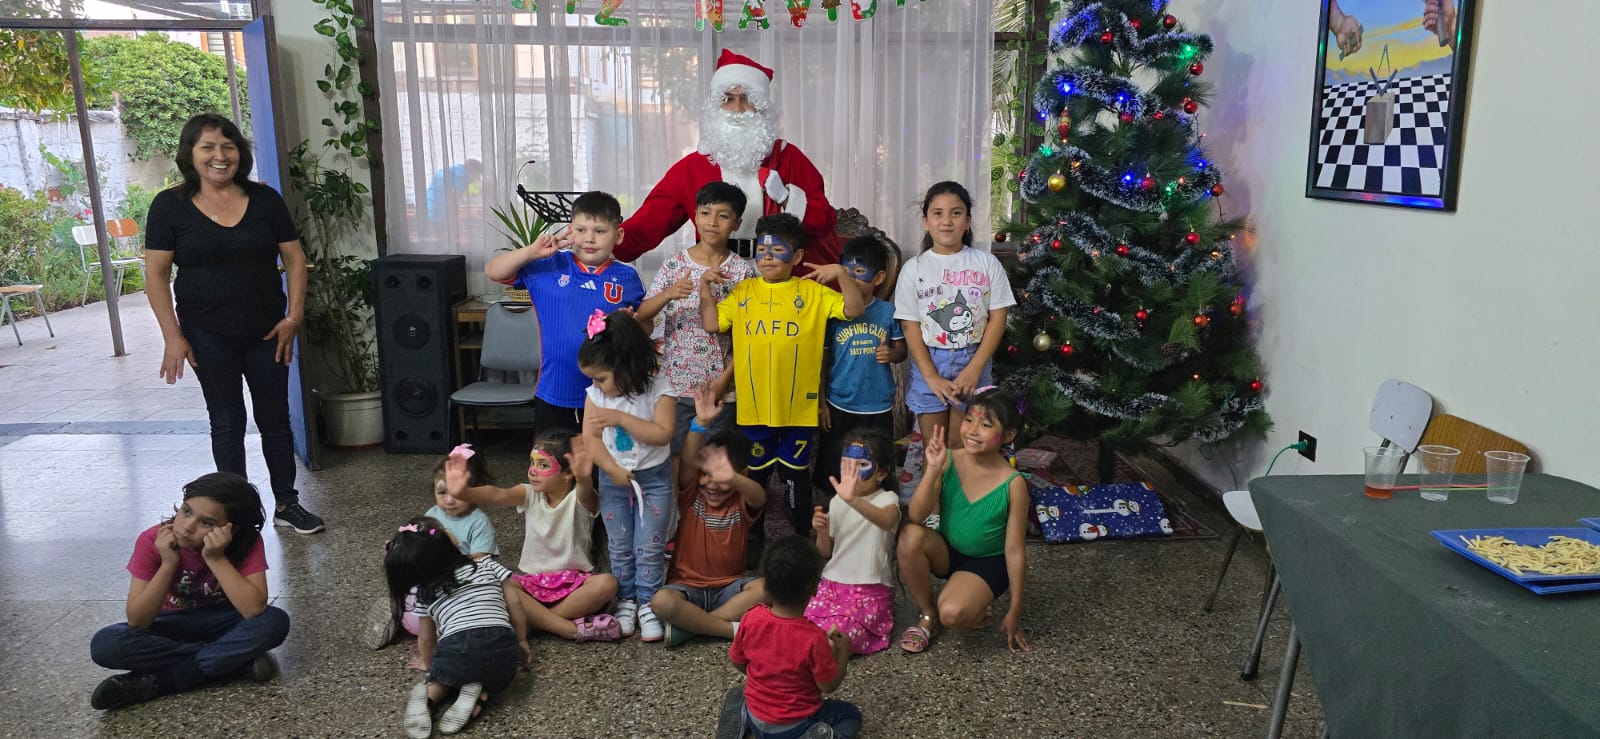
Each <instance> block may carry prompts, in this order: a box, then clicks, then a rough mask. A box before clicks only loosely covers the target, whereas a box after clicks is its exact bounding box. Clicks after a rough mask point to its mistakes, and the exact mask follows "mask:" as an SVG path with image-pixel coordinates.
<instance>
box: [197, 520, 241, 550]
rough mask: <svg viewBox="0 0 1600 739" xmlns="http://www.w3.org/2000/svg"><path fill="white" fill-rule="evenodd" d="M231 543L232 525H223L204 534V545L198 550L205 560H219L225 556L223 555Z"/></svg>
mask: <svg viewBox="0 0 1600 739" xmlns="http://www.w3.org/2000/svg"><path fill="white" fill-rule="evenodd" d="M231 543H233V524H231V523H225V524H223V525H221V526H218V527H216V528H214V529H212V530H210V531H207V532H206V538H205V543H204V544H202V545H201V548H200V556H202V557H205V558H206V559H219V558H221V557H223V556H225V554H224V553H225V552H226V551H227V549H228V545H229V544H231Z"/></svg>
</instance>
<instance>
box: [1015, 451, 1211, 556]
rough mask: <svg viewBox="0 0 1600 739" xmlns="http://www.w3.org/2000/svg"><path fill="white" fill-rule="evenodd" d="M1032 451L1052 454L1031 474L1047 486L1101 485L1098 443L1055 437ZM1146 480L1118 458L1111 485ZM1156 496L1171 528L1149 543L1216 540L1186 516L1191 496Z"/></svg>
mask: <svg viewBox="0 0 1600 739" xmlns="http://www.w3.org/2000/svg"><path fill="white" fill-rule="evenodd" d="M1027 446H1028V447H1029V448H1032V449H1044V450H1046V451H1050V452H1054V453H1055V455H1056V458H1055V460H1054V461H1053V462H1052V463H1051V464H1050V466H1049V467H1048V468H1046V469H1043V470H1030V471H1031V472H1034V473H1035V474H1038V475H1039V476H1040V477H1042V478H1044V479H1045V480H1047V481H1048V482H1050V483H1052V484H1055V485H1092V484H1095V483H1098V482H1100V473H1099V465H1100V444H1099V443H1098V442H1093V441H1088V442H1083V441H1072V440H1071V439H1063V438H1061V437H1057V436H1043V437H1039V438H1037V439H1034V440H1033V441H1030V442H1028V444H1027ZM1147 479H1148V477H1147V476H1146V475H1144V474H1142V473H1140V472H1139V471H1138V470H1137V469H1135V468H1134V467H1133V465H1130V464H1128V463H1127V462H1126V461H1124V460H1123V459H1122V458H1121V457H1117V464H1116V474H1115V475H1113V476H1112V479H1111V482H1144V481H1146V480H1147ZM1156 495H1157V496H1158V497H1160V498H1161V505H1162V506H1163V507H1165V508H1166V509H1167V519H1168V522H1169V523H1171V524H1172V535H1171V536H1167V537H1157V538H1154V539H1149V540H1148V541H1164V540H1166V541H1170V540H1174V539H1214V538H1216V536H1217V533H1216V532H1215V531H1212V530H1211V529H1210V528H1209V527H1207V526H1206V525H1205V524H1203V523H1201V522H1200V519H1198V518H1195V517H1194V516H1193V515H1192V514H1190V513H1189V506H1190V505H1191V504H1192V503H1194V500H1193V498H1192V496H1190V495H1188V494H1187V493H1179V492H1177V491H1172V490H1164V489H1162V488H1161V486H1156Z"/></svg>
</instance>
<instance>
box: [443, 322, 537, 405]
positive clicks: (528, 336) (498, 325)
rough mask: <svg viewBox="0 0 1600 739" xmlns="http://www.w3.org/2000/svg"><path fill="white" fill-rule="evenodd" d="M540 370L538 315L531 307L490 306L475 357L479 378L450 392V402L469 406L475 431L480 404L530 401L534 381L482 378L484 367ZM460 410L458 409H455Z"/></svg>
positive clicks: (503, 369) (503, 370) (511, 371)
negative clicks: (481, 349)
mask: <svg viewBox="0 0 1600 739" xmlns="http://www.w3.org/2000/svg"><path fill="white" fill-rule="evenodd" d="M538 369H539V317H538V314H536V313H535V312H534V310H533V309H532V308H531V307H524V308H522V309H521V310H512V309H510V308H508V307H506V306H505V305H504V304H500V303H496V304H494V305H491V306H489V310H488V313H487V314H486V315H485V316H484V324H483V353H482V355H481V356H480V357H479V359H478V376H479V378H480V379H479V381H477V382H474V383H472V384H470V385H467V386H466V387H463V388H461V389H460V390H457V391H455V392H453V393H451V394H450V403H451V404H453V405H455V406H466V407H468V408H472V409H473V410H472V433H473V434H474V435H476V434H477V433H478V411H477V409H478V408H479V407H484V406H488V407H497V406H513V405H527V404H528V403H532V402H533V392H534V388H535V387H536V385H535V384H534V383H509V382H498V381H494V380H483V379H481V378H482V377H483V374H484V370H499V371H501V372H505V373H513V374H520V373H523V372H536V371H538ZM458 412H459V411H458Z"/></svg>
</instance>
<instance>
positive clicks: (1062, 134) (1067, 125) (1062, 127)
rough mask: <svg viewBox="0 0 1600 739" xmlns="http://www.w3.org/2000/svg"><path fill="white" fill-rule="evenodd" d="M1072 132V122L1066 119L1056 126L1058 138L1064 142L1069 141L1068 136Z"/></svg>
mask: <svg viewBox="0 0 1600 739" xmlns="http://www.w3.org/2000/svg"><path fill="white" fill-rule="evenodd" d="M1071 131H1072V121H1070V120H1067V119H1066V118H1062V119H1061V121H1060V122H1059V123H1057V124H1056V136H1057V137H1059V138H1060V139H1061V140H1062V141H1066V140H1067V134H1068V133H1070V132H1071Z"/></svg>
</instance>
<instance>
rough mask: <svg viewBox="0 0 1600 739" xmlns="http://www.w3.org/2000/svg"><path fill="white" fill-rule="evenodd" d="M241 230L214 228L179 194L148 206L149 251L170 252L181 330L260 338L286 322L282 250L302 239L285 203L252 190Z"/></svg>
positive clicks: (165, 194)
mask: <svg viewBox="0 0 1600 739" xmlns="http://www.w3.org/2000/svg"><path fill="white" fill-rule="evenodd" d="M245 190H246V192H247V193H248V195H249V198H250V202H249V204H247V205H246V206H245V210H244V218H243V219H241V220H240V221H239V225H237V226H234V227H232V228H229V227H227V226H223V225H222V224H220V223H217V222H215V221H212V220H211V218H209V217H208V216H206V215H205V214H204V213H201V212H200V209H199V208H198V207H196V206H195V204H194V203H192V202H190V200H189V197H188V196H186V195H184V194H183V191H182V189H181V188H179V187H172V188H168V189H166V190H162V191H161V192H160V193H157V194H156V197H155V200H153V201H151V203H150V217H149V218H148V219H147V221H146V226H145V235H144V248H146V249H156V250H159V251H170V252H172V263H173V264H175V265H177V266H178V278H177V281H176V286H175V287H174V289H173V292H174V293H175V295H176V297H177V300H178V322H179V324H181V325H184V326H188V327H192V328H198V329H202V330H205V331H210V332H213V333H218V334H224V335H227V336H235V337H240V338H260V337H262V336H264V335H266V333H267V332H268V331H271V330H272V327H273V326H274V325H277V323H278V321H280V320H282V319H283V315H284V310H285V309H286V307H287V306H288V298H287V297H285V296H284V294H283V283H282V279H281V278H280V276H279V274H278V244H281V243H284V242H286V241H294V240H296V239H298V238H300V232H299V230H298V229H296V228H295V225H294V219H293V218H291V217H290V215H289V207H288V206H287V205H285V204H284V202H283V197H282V196H280V195H279V194H278V192H277V191H276V190H273V189H272V188H270V187H268V186H266V185H261V184H255V183H252V184H251V186H249V187H246V188H245Z"/></svg>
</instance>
